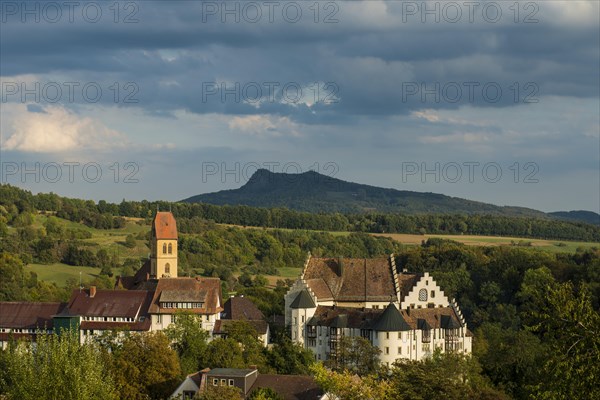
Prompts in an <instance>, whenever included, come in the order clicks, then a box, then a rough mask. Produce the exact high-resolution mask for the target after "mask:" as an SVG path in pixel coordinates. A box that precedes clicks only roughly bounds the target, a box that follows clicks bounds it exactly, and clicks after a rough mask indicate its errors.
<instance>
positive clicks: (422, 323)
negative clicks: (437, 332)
mask: <svg viewBox="0 0 600 400" xmlns="http://www.w3.org/2000/svg"><path fill="white" fill-rule="evenodd" d="M417 328H419V329H420V330H422V331H426V330H429V329H431V325H429V323H428V322H427V320H425V319H421V318H418V319H417Z"/></svg>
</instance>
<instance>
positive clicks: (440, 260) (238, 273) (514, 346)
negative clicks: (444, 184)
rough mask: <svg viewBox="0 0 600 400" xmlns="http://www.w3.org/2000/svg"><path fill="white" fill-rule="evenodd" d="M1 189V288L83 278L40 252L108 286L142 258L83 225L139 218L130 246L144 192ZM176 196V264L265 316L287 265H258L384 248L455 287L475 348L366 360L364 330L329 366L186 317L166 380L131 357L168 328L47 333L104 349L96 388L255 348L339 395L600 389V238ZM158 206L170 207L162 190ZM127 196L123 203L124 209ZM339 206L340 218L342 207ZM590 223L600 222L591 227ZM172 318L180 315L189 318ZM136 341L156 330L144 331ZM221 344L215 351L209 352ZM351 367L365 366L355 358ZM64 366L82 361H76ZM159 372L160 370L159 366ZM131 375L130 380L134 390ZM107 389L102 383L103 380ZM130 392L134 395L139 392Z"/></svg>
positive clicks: (50, 295)
mask: <svg viewBox="0 0 600 400" xmlns="http://www.w3.org/2000/svg"><path fill="white" fill-rule="evenodd" d="M2 190H3V191H8V192H9V194H10V195H7V196H4V195H3V196H2V197H1V199H2V200H1V202H2V204H1V206H0V220H1V221H2V223H1V224H0V228H1V229H0V251H1V255H0V274H1V275H2V277H3V279H2V280H1V281H0V300H1V301H11V300H32V301H50V300H55V301H57V300H62V301H64V300H66V299H67V298H68V297H69V295H70V292H71V290H72V289H74V288H75V287H77V286H78V282H75V281H71V282H68V283H67V285H65V286H64V287H59V286H57V285H56V284H50V283H48V282H45V281H43V280H40V279H38V278H37V276H36V275H35V274H34V273H31V272H27V270H26V269H25V266H26V265H27V264H28V263H31V262H34V261H35V262H37V263H41V264H44V263H46V264H50V263H52V262H56V261H60V262H63V263H65V264H68V265H74V266H76V265H95V266H97V267H98V268H100V270H101V271H102V272H101V274H100V275H99V276H98V277H97V278H96V281H95V282H87V284H91V283H94V284H96V285H98V286H99V287H107V288H108V287H112V286H113V285H114V277H115V275H119V274H124V275H128V274H131V273H132V272H133V271H134V270H135V269H136V268H137V267H138V266H139V264H140V261H141V260H140V259H126V260H120V259H119V258H118V257H115V256H114V254H112V253H110V252H108V251H106V249H104V248H102V247H100V248H98V249H97V250H95V251H92V250H91V247H90V245H89V235H90V231H89V230H86V229H85V226H86V225H89V224H92V222H91V221H93V220H94V218H100V217H102V220H100V219H98V220H97V221H103V222H99V224H100V225H103V224H106V226H107V227H108V225H110V226H111V228H112V229H117V230H118V229H122V228H119V226H124V225H126V224H131V223H137V224H140V226H141V227H142V228H143V229H140V230H139V232H140V233H138V234H137V235H128V236H127V239H126V240H125V241H124V244H123V246H127V245H128V242H129V243H133V244H134V245H135V241H140V242H142V243H143V242H144V241H145V240H147V238H148V232H149V222H150V215H151V213H152V212H153V210H154V208H153V205H151V204H150V203H146V204H145V205H144V203H143V202H140V203H129V202H124V203H121V204H120V205H109V204H107V203H102V202H99V203H98V204H95V203H94V202H85V201H79V200H69V199H64V198H60V197H58V196H55V195H37V196H31V195H28V194H27V193H26V192H24V191H20V190H14V188H7V187H6V186H4V187H2ZM11 193H12V194H11ZM44 204H45V205H44ZM48 204H54V206H50V205H48ZM74 205H76V206H74ZM142 205H143V206H142ZM171 206H172V207H173V212H174V213H175V215H176V216H177V218H178V219H177V222H178V228H179V231H180V232H181V234H180V253H179V258H180V266H181V267H180V268H181V270H182V274H190V275H195V274H200V275H205V276H218V277H220V278H221V279H222V280H223V289H224V295H228V293H233V292H236V293H239V294H244V295H246V296H247V297H249V298H250V299H252V300H253V301H254V302H255V303H256V304H257V306H258V307H259V308H260V309H261V310H262V311H263V313H265V315H267V316H271V315H274V314H282V313H283V294H284V293H285V292H286V291H287V288H288V286H289V285H290V284H291V282H292V281H291V280H290V279H285V278H284V277H283V276H282V278H281V279H279V280H278V281H277V283H276V285H274V286H273V285H271V286H268V285H267V282H266V279H265V278H264V277H263V275H278V274H279V273H280V272H281V271H282V270H284V269H285V268H290V267H296V268H299V267H301V266H302V265H303V262H304V260H305V258H306V255H307V252H309V251H310V252H311V253H312V254H314V255H317V256H331V257H338V256H343V257H376V256H388V255H389V254H391V253H393V254H394V255H395V257H396V264H397V265H398V266H399V268H402V269H407V270H408V271H409V272H423V271H428V272H429V273H430V274H431V275H432V276H433V277H434V278H435V279H436V281H437V282H438V284H439V285H440V287H441V288H442V289H443V290H444V292H445V294H446V295H447V296H448V297H450V298H456V299H457V302H458V304H460V307H461V310H462V311H463V314H464V315H465V318H466V320H467V324H468V327H469V329H470V330H471V331H472V332H473V333H474V345H473V355H472V357H469V358H468V359H462V358H460V357H453V356H450V355H436V356H435V357H433V358H432V359H430V360H426V361H424V362H408V363H399V364H398V365H394V366H393V367H392V368H391V370H389V371H382V370H381V367H380V366H378V365H376V364H373V363H369V360H370V359H371V360H372V357H370V356H369V354H371V355H372V352H373V348H372V347H370V346H368V345H366V344H365V343H358V342H357V343H348V349H349V350H348V354H349V356H348V359H353V360H361V364H360V365H358V366H357V363H356V362H350V363H347V364H341V365H336V366H333V367H334V368H332V369H331V370H329V369H328V370H325V369H322V368H321V367H320V366H319V365H312V361H311V359H310V356H308V357H307V355H306V353H303V351H302V349H298V348H296V347H294V346H293V345H291V343H290V342H289V338H287V336H286V335H285V334H283V335H282V334H279V336H278V339H277V343H278V346H280V347H277V346H276V347H274V348H273V349H271V350H264V349H260V348H258V347H256V346H255V344H254V342H252V341H251V340H250V338H251V337H252V335H251V334H249V333H248V330H247V327H243V326H241V327H238V329H237V330H236V331H235V332H232V336H231V338H229V339H226V340H230V341H229V342H225V343H224V342H220V341H213V342H210V343H207V342H206V341H204V340H200V341H198V342H195V341H193V340H192V339H191V338H192V337H193V336H194V335H196V334H194V335H190V334H189V332H188V331H189V329H191V328H190V327H189V326H188V327H186V326H177V327H173V332H167V335H171V337H177V338H179V340H178V341H177V343H178V345H177V346H175V347H169V346H167V347H168V348H169V349H170V350H169V351H172V354H171V353H169V354H171V356H169V357H172V359H171V360H162V361H160V360H159V361H153V362H152V363H148V367H149V368H150V367H151V366H153V365H157V366H160V365H169V364H167V363H172V364H173V365H176V366H177V367H176V368H175V369H174V371H175V373H174V375H173V376H171V375H169V376H171V378H170V379H172V381H171V382H170V383H168V384H167V383H164V382H162V383H160V384H159V383H157V382H154V383H152V382H144V381H143V380H142V379H141V378H140V375H139V374H140V373H142V374H143V373H146V372H140V371H134V370H132V369H131V365H129V364H128V360H130V359H131V360H133V359H135V358H134V357H135V356H136V354H138V352H139V348H140V347H143V346H159V347H160V346H163V348H164V346H165V343H168V342H169V341H168V338H167V339H165V338H163V337H159V336H160V335H159V334H156V335H155V336H156V337H154V336H149V337H148V338H144V339H134V338H132V339H130V341H127V342H125V343H124V344H123V347H115V348H114V351H112V352H110V355H107V354H106V353H105V349H106V348H107V347H108V348H110V346H117V344H114V343H113V342H112V341H111V338H104V339H105V341H104V342H103V343H101V344H99V345H98V347H93V346H92V348H89V349H86V350H85V351H84V350H81V351H82V352H84V353H82V354H79V353H77V352H75V350H68V349H69V342H68V340H67V339H64V340H63V341H58V342H54V341H55V340H57V339H55V338H54V339H53V338H49V339H48V343H47V345H48V346H49V350H48V351H56V352H58V353H60V352H61V351H66V352H67V353H68V352H71V353H68V354H73V356H74V357H75V354H79V355H78V356H81V357H84V356H85V357H93V358H94V359H98V360H103V361H102V362H98V363H96V364H95V365H96V367H98V366H100V367H101V368H104V369H102V370H100V371H97V370H94V369H93V368H92V367H91V366H89V368H90V370H89V371H87V372H89V373H94V374H100V375H106V376H109V377H111V378H110V379H112V380H109V379H107V380H106V381H110V382H111V385H110V387H109V388H108V389H106V390H107V392H106V393H107V394H106V397H102V396H101V397H98V398H114V397H111V396H114V395H115V393H114V388H119V390H121V391H125V390H131V392H130V393H134V392H135V393H137V392H139V393H144V395H145V396H147V397H149V398H162V397H161V396H164V393H166V392H167V391H168V390H170V388H171V386H169V385H173V384H174V382H175V381H176V380H178V379H181V378H182V377H183V376H184V375H185V373H189V372H190V371H194V370H195V369H198V368H201V367H203V366H216V365H219V366H241V365H244V363H248V362H250V361H249V360H252V363H253V364H256V365H259V368H260V369H261V371H271V372H277V373H311V374H313V375H314V376H315V377H316V379H317V381H318V382H319V383H320V384H321V385H322V386H323V387H324V388H327V389H328V390H330V391H331V392H332V393H338V394H339V395H340V396H341V397H342V398H344V399H363V398H367V399H368V398H373V399H380V398H381V399H388V398H389V399H405V398H406V399H415V398H431V397H432V396H440V394H441V393H444V395H445V398H449V399H454V398H456V399H462V398H472V399H504V398H514V399H529V398H538V399H590V398H600V393H599V392H598V387H597V386H598V385H597V384H596V383H597V380H598V377H599V376H600V339H599V337H600V336H599V335H598V332H599V328H600V317H599V313H598V310H599V308H600V250H599V249H598V248H591V249H580V250H578V251H575V252H571V253H567V252H557V253H551V252H543V251H540V250H537V249H535V248H530V247H520V246H495V247H479V246H466V245H463V244H461V243H457V242H453V241H450V240H445V239H435V238H430V239H429V240H426V241H424V242H423V243H422V244H421V245H402V244H400V243H398V242H396V241H393V240H391V239H388V238H384V237H373V236H370V235H368V234H366V233H364V232H353V233H351V234H349V235H336V234H334V233H331V232H315V231H309V230H302V229H293V230H291V229H261V228H243V227H241V226H223V225H218V224H217V223H216V221H219V218H215V215H216V214H215V215H212V217H213V218H204V217H203V216H200V215H192V214H193V212H197V210H201V209H202V206H201V205H183V206H182V208H178V207H179V204H172V205H171ZM52 207H53V208H54V209H52ZM128 207H131V208H129V209H127V208H128ZM160 207H161V209H164V208H163V207H167V209H168V206H167V204H166V203H165V204H161V205H160ZM212 207H214V208H212ZM48 208H50V210H48ZM121 208H124V209H126V210H124V211H125V212H124V211H122V210H121ZM41 210H44V212H47V211H51V212H50V213H47V214H48V215H45V216H44V221H45V222H44V225H43V226H37V225H35V224H34V223H33V221H34V220H35V216H36V215H40V214H39V212H40V211H41ZM185 210H187V211H188V214H186V213H185ZM194 210H196V211H194ZM208 210H211V212H215V213H217V212H223V213H224V210H229V211H231V210H238V211H239V213H240V214H239V215H246V216H248V215H253V214H252V213H259V212H260V213H265V215H266V216H269V215H271V214H270V213H273V215H275V214H276V213H277V212H278V210H262V209H252V208H249V207H239V208H236V207H232V208H227V207H217V206H207V208H206V209H205V211H207V212H208ZM75 211H77V213H78V216H77V217H75ZM279 211H281V210H279ZM198 212H199V211H198ZM244 212H247V214H244ZM179 213H181V214H179ZM129 215H134V216H137V217H138V218H142V219H139V220H137V222H132V221H127V220H126V219H125V218H124V216H129ZM224 215H225V214H224ZM286 215H288V217H289V218H290V219H289V220H287V219H286V221H288V222H290V221H291V217H292V216H294V215H303V214H300V213H293V212H290V214H286ZM271 216H272V215H271ZM319 217H320V216H317V217H316V218H319ZM334 217H335V216H334V215H325V216H323V218H334ZM338 217H339V218H341V219H340V221H344V219H343V218H348V217H345V216H338ZM286 218H287V217H286ZM65 219H68V220H70V221H73V220H77V222H80V224H71V225H67V224H66V223H65ZM115 221H120V222H115ZM315 221H316V220H315ZM315 223H316V222H315ZM114 224H116V225H114ZM119 224H123V225H119ZM236 225H237V224H236ZM574 226H577V225H574ZM100 229H108V228H100ZM586 229H587V228H586ZM590 229H591V228H590ZM590 232H595V231H594V230H593V229H592V230H590ZM178 321H182V324H183V321H185V318H181V319H178ZM140 340H148V341H151V343H145V342H143V343H138V342H136V341H140ZM232 341H233V342H232ZM236 341H237V342H238V343H245V345H244V346H242V347H243V349H247V350H248V351H250V350H252V352H250V353H247V354H245V353H244V351H242V352H241V353H240V354H238V353H236V354H233V355H228V356H225V354H229V353H228V351H226V350H225V349H231V348H233V347H236V346H232V344H233V343H234V342H236ZM64 346H66V350H65V348H63V347H64ZM119 346H120V345H119ZM215 346H221V347H215ZM236 348H237V347H236ZM19 349H20V348H19V347H18V346H16V347H14V348H13V349H12V350H9V351H5V352H2V353H0V355H1V356H0V364H2V365H1V368H0V371H3V373H4V375H2V376H1V377H0V390H4V391H5V392H6V391H8V390H9V388H10V390H13V389H14V390H17V389H18V388H19V387H20V386H18V385H16V386H15V383H14V382H15V380H21V379H25V378H23V377H27V375H26V374H27V373H29V372H28V371H31V368H30V366H28V365H27V364H26V363H27V362H31V363H35V360H29V361H28V358H27V357H23V354H28V353H27V352H25V353H23V351H24V350H22V349H21V350H19ZM61 349H62V350H61ZM207 349H208V350H207ZM163 350H164V349H163ZM73 352H74V353H73ZM85 352H91V353H85ZM129 352H131V353H129ZM163 353H164V351H163ZM60 354H62V353H60ZM161 354H162V353H161ZM217 354H219V355H221V358H215V357H216V356H215V355H217ZM211 357H212V358H211ZM290 357H291V358H290ZM57 359H58V360H60V358H57ZM19 360H21V361H19ZM289 360H294V361H293V362H290V361H289ZM57 362H58V361H57ZM154 362H155V363H156V364H153V363H154ZM85 365H88V364H86V363H83V362H82V363H81V368H84V366H85ZM96 367H94V368H96ZM357 367H360V368H361V369H360V370H356V369H355V368H357ZM86 368H88V367H86ZM98 368H99V367H98ZM157 368H158V367H157ZM94 371H96V372H94ZM111 371H112V372H111ZM87 372H86V373H87ZM70 373H72V374H83V373H84V372H82V371H80V370H77V371H71V372H70ZM147 373H148V374H150V373H151V372H149V371H147ZM355 373H359V374H360V379H356V378H355V377H354V374H355ZM20 374H25V375H20ZM135 374H138V375H135ZM152 374H153V375H152V376H157V375H160V374H157V373H156V371H154V372H152ZM94 376H96V375H94ZM65 379H66V378H65ZM90 379H92V378H90ZM40 382H41V380H40ZM127 385H132V386H133V387H134V389H131V388H129V389H127ZM136 385H137V386H136ZM161 385H162V386H161ZM67 386H68V385H67ZM15 388H16V389H15ZM110 388H112V389H113V391H111V390H110ZM159 389H160V390H159ZM19 390H21V389H19ZM22 390H23V391H21V392H11V393H13V394H12V396H14V398H30V397H27V395H25V394H24V393H26V389H22ZM73 390H74V391H76V390H79V389H77V388H73ZM98 390H100V389H98ZM103 390H104V389H103ZM99 393H104V392H102V391H101V390H100V391H99ZM31 398H32V397H31ZM36 398H40V397H36ZM43 398H51V397H43ZM64 398H68V397H64ZM72 398H76V397H72ZM128 398H136V397H135V396H134V395H133V394H132V395H131V397H129V396H128ZM222 398H225V397H222ZM267 398H269V397H267Z"/></svg>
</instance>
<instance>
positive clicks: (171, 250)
mask: <svg viewBox="0 0 600 400" xmlns="http://www.w3.org/2000/svg"><path fill="white" fill-rule="evenodd" d="M169 254H173V245H172V244H171V243H169Z"/></svg>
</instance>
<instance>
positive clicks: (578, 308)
mask: <svg viewBox="0 0 600 400" xmlns="http://www.w3.org/2000/svg"><path fill="white" fill-rule="evenodd" d="M546 298H547V302H546V304H545V305H544V306H543V307H542V308H541V310H540V311H539V312H536V313H534V314H535V316H536V317H537V320H538V321H539V322H538V323H537V324H535V325H533V326H531V327H530V329H531V330H533V331H534V332H536V333H538V334H540V335H541V336H542V339H543V341H544V342H546V343H547V344H548V346H549V348H550V352H549V359H548V360H547V362H546V363H545V364H544V366H543V372H544V373H545V374H546V375H547V377H548V380H547V382H544V383H541V384H539V385H537V387H536V388H535V396H536V398H539V399H582V400H583V399H594V398H595V399H597V398H600V386H598V379H600V314H598V312H597V311H596V310H594V308H593V307H592V303H591V299H590V295H589V292H588V290H587V289H586V288H585V287H583V288H581V289H580V290H579V292H575V290H574V288H573V284H572V283H570V282H567V283H564V284H560V285H558V286H557V287H548V293H547V297H546Z"/></svg>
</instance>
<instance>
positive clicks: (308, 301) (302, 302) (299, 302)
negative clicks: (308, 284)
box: [290, 289, 317, 308]
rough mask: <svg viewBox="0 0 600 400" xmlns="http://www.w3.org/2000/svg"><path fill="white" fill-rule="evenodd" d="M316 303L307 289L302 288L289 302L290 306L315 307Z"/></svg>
mask: <svg viewBox="0 0 600 400" xmlns="http://www.w3.org/2000/svg"><path fill="white" fill-rule="evenodd" d="M316 306H317V305H316V304H315V301H314V300H313V298H312V296H311V295H310V293H308V290H306V289H303V290H302V291H301V292H300V293H298V296H296V298H295V299H294V301H292V304H290V308H315V307H316Z"/></svg>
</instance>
